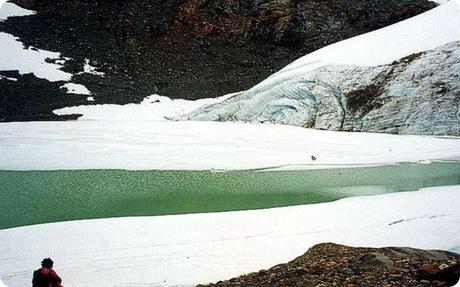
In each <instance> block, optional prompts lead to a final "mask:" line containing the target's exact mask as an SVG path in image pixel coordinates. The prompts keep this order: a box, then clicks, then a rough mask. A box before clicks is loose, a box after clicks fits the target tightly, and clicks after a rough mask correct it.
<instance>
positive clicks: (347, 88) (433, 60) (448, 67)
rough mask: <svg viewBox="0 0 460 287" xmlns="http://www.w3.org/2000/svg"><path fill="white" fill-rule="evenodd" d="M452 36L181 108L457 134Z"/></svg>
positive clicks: (324, 125)
mask: <svg viewBox="0 0 460 287" xmlns="http://www.w3.org/2000/svg"><path fill="white" fill-rule="evenodd" d="M459 105H460V41H457V42H452V43H450V44H446V45H443V46H441V47H438V48H436V49H434V50H431V51H427V52H424V53H419V54H413V55H410V56H408V57H405V58H403V59H401V60H399V61H395V62H393V63H392V64H389V65H383V66H377V67H356V66H347V65H341V66H335V65H328V66H324V67H321V68H316V69H313V70H311V71H309V72H305V73H304V74H302V75H301V76H293V77H292V78H291V79H288V80H284V81H281V82H280V81H276V80H272V81H271V80H270V78H269V79H268V80H266V81H265V83H264V84H263V85H257V86H255V87H254V88H252V89H250V90H248V91H245V92H242V93H240V94H238V95H236V96H234V97H232V98H230V99H228V100H226V101H223V102H220V103H218V104H214V105H211V106H207V107H204V108H201V109H198V110H196V111H193V112H192V113H191V114H189V115H187V119H192V120H213V121H230V120H234V121H246V122H271V123H276V124H288V125H295V126H302V127H309V128H317V129H328V130H343V131H368V132H385V133H395V134H426V135H459V134H460V112H459Z"/></svg>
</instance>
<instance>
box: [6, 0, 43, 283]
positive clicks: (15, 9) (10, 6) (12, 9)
mask: <svg viewBox="0 0 460 287" xmlns="http://www.w3.org/2000/svg"><path fill="white" fill-rule="evenodd" d="M1 2H3V1H0V21H5V20H6V19H7V18H8V17H12V16H28V15H32V14H35V12H34V11H32V10H27V9H24V8H21V7H19V6H18V5H16V4H14V3H11V2H6V3H4V4H1ZM0 286H1V284H0Z"/></svg>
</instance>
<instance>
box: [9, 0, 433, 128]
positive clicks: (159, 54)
mask: <svg viewBox="0 0 460 287" xmlns="http://www.w3.org/2000/svg"><path fill="white" fill-rule="evenodd" d="M12 2H14V3H17V4H19V5H20V6H22V7H24V8H29V9H34V10H36V11H37V13H36V14H34V15H30V16H24V17H10V18H8V19H7V20H6V21H4V22H0V31H4V32H6V33H10V34H12V35H14V36H16V37H19V39H20V41H21V42H23V43H24V45H25V46H33V47H36V48H39V49H43V50H48V51H54V52H60V53H61V54H62V56H63V57H68V58H71V60H68V61H67V62H66V64H65V67H64V70H65V71H67V72H71V73H73V74H74V76H73V78H72V82H74V83H78V84H83V85H85V86H86V87H87V88H88V89H89V90H90V91H91V92H92V96H93V97H94V102H93V103H94V104H100V103H115V104H126V103H131V102H140V101H141V100H142V99H143V98H145V97H146V96H149V95H151V94H154V93H157V94H161V95H163V96H168V97H172V98H186V99H198V98H205V97H216V96H221V95H223V94H227V93H229V92H235V91H240V90H245V89H247V88H250V87H251V86H253V85H254V84H256V83H257V82H259V81H261V80H262V79H264V78H266V77H267V76H269V75H270V74H272V73H273V72H275V71H276V70H278V69H280V68H282V67H284V66H285V65H286V64H288V63H290V62H291V61H293V60H294V59H297V58H299V57H300V56H302V55H304V54H306V53H308V52H311V51H313V50H316V49H318V48H321V47H323V46H325V45H328V44H331V43H333V42H336V41H339V40H342V39H346V38H349V37H352V36H355V35H358V34H362V33H365V32H368V31H371V30H375V29H378V28H381V27H384V26H388V25H390V24H393V23H395V22H398V21H401V20H404V19H407V18H410V17H412V16H415V15H417V14H419V13H422V12H424V11H427V10H429V9H431V8H433V7H434V6H435V4H434V3H433V2H430V1H425V0H406V1H397V0H384V1H377V0H371V1H369V0H366V1H365V0H360V1H355V0H353V1H352V0H341V1H338V0H327V1H319V0H318V1H294V0H286V1H278V0H261V1H233V0H212V1H209V0H208V1H206V0H169V1H159V0H156V1H147V0H129V1H128V0H117V1H108V0H97V1H94V0H91V1H90V0H76V1H66V0H53V1H50V0H13V1H12ZM85 59H89V60H90V64H91V65H92V66H94V67H95V68H96V69H97V70H98V71H100V72H103V73H105V76H104V77H100V76H97V75H92V74H77V73H79V72H81V71H82V70H83V66H84V62H85ZM25 80H26V79H24V80H23V81H20V83H22V82H24V81H25ZM28 85H29V84H25V86H24V87H21V86H20V85H18V83H16V84H14V85H12V83H11V82H9V81H6V80H4V79H0V89H1V90H5V91H8V93H9V94H8V103H9V105H10V106H11V107H12V108H13V109H9V111H8V112H7V113H5V112H2V114H0V119H1V120H2V121H11V120H27V119H46V118H48V116H44V117H42V115H49V114H50V113H51V111H52V109H54V108H59V107H64V106H68V105H76V104H80V101H79V100H73V99H72V98H71V97H70V98H65V99H64V98H52V99H51V100H50V101H51V102H50V104H47V102H46V101H43V102H42V103H41V104H40V105H38V106H36V105H34V101H36V100H35V99H32V98H30V101H28V99H25V98H24V99H22V100H15V95H20V94H21V93H24V92H25V91H27V89H28ZM46 85H48V86H49V85H50V84H46ZM2 97H3V101H6V98H5V96H4V94H2ZM14 110H17V111H18V112H17V113H16V114H11V112H12V111H14ZM26 110H27V112H25V111H26Z"/></svg>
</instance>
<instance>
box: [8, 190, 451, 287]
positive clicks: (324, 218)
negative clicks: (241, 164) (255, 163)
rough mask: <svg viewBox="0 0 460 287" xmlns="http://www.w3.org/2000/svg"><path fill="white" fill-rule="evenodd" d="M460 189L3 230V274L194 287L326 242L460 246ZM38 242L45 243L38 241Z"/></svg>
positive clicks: (12, 282)
mask: <svg viewBox="0 0 460 287" xmlns="http://www.w3.org/2000/svg"><path fill="white" fill-rule="evenodd" d="M459 192H460V186H458V185H457V186H447V187H436V188H428V189H422V190H420V191H417V192H404V193H393V194H385V195H377V196H370V197H355V198H348V199H345V200H339V201H336V202H331V203H324V204H314V205H304V206H295V207H287V208H276V209H266V210H254V211H241V212H226V213H210V214H193V215H178V216H158V217H138V218H116V219H115V218H114V219H102V220H85V221H75V222H65V223H54V224H45V225H35V226H29V227H20V228H14V229H6V230H0V244H1V246H2V251H1V253H0V277H1V279H2V280H3V282H4V283H5V284H7V285H8V286H10V287H16V286H26V285H28V284H30V278H31V274H32V271H33V269H34V268H38V265H39V263H40V260H41V259H43V258H44V257H47V256H50V257H52V258H53V259H54V260H55V269H56V270H57V271H58V272H59V273H60V274H61V275H62V277H63V279H64V282H63V284H64V286H68V287H72V286H94V282H98V283H97V285H98V286H176V285H179V286H188V285H193V284H197V283H206V282H212V281H218V280H220V279H228V278H231V277H233V276H236V275H240V274H243V273H247V272H250V271H258V270H259V269H263V268H268V267H271V266H273V265H276V264H278V263H281V262H286V261H289V260H291V259H293V258H294V257H296V256H299V255H301V254H303V253H304V252H305V251H306V250H307V249H308V248H309V247H311V246H312V245H314V244H316V243H320V242H335V243H339V244H346V245H351V246H372V247H382V246H411V247H415V248H423V249H442V250H450V249H455V248H457V247H458V246H460V237H459V236H458V234H460V224H459V222H460V212H459V209H458V207H459V206H460V196H459ZM37 238H39V240H37Z"/></svg>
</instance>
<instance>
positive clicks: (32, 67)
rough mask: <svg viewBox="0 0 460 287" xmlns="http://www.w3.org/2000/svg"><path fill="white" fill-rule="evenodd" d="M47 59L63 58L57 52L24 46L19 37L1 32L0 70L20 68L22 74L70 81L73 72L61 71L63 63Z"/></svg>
mask: <svg viewBox="0 0 460 287" xmlns="http://www.w3.org/2000/svg"><path fill="white" fill-rule="evenodd" d="M46 59H61V55H60V54H59V53H56V52H50V51H45V50H40V49H36V48H30V47H29V48H24V46H23V44H22V43H21V42H20V41H19V39H18V38H16V37H14V36H13V35H10V34H7V33H3V32H0V70H3V71H9V70H18V71H19V73H20V74H28V73H33V74H34V75H35V76H36V77H38V78H42V79H47V80H49V81H69V80H70V79H71V77H72V74H69V73H66V72H64V71H61V70H60V69H61V68H62V65H60V64H56V63H54V64H53V63H48V62H47V61H46Z"/></svg>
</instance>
